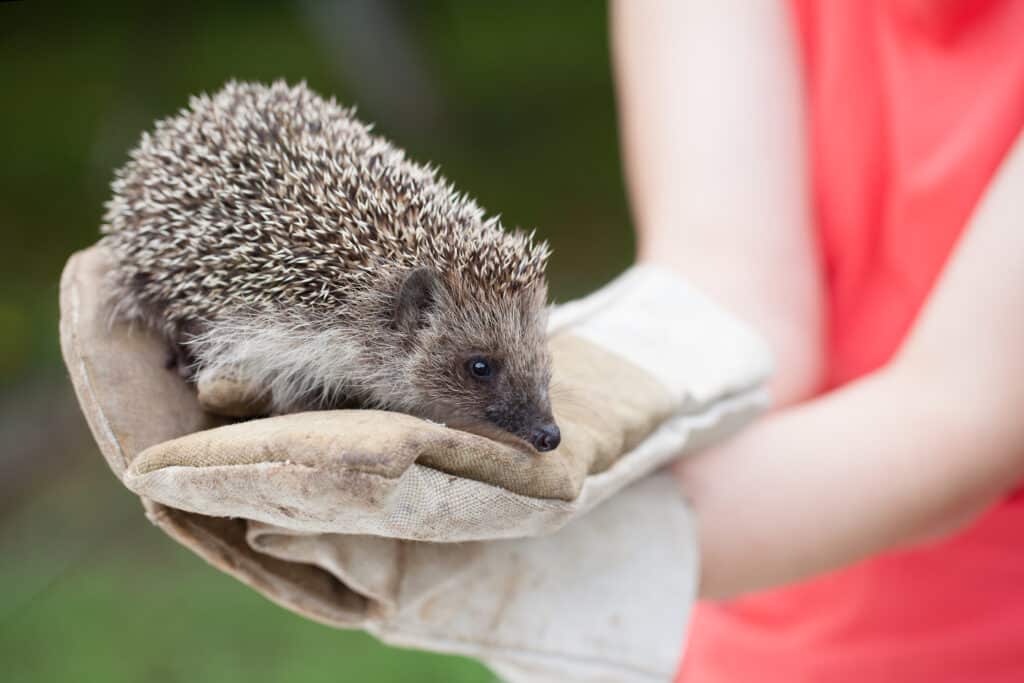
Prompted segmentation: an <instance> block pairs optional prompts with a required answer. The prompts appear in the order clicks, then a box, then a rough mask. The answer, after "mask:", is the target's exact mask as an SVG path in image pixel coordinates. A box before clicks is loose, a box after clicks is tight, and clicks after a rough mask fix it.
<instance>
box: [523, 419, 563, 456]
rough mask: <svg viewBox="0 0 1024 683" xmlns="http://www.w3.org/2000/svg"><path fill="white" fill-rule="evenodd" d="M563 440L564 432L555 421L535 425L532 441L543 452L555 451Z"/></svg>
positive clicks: (531, 436)
mask: <svg viewBox="0 0 1024 683" xmlns="http://www.w3.org/2000/svg"><path fill="white" fill-rule="evenodd" d="M561 442H562V432H561V430H560V429H559V428H558V425H557V424H555V423H554V422H549V423H547V424H541V425H540V426H538V427H534V429H533V432H532V433H531V435H530V443H532V444H533V447H534V448H536V449H537V450H538V451H540V452H541V453H544V452H547V451H553V450H555V449H556V448H558V444H560V443H561Z"/></svg>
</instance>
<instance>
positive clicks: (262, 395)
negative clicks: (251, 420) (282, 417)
mask: <svg viewBox="0 0 1024 683" xmlns="http://www.w3.org/2000/svg"><path fill="white" fill-rule="evenodd" d="M196 391H197V393H198V395H199V405H200V406H201V407H202V409H203V410H205V411H206V412H208V413H213V414H215V415H223V416H225V417H236V418H243V417H259V416H263V415H268V414H269V413H270V406H271V400H270V399H271V397H270V391H269V390H267V389H266V388H265V387H262V386H259V385H257V384H256V383H255V382H253V381H252V380H250V379H248V378H247V377H246V375H245V373H244V371H242V369H241V368H238V367H236V366H229V367H220V368H206V369H203V370H201V371H200V372H199V374H198V375H197V376H196Z"/></svg>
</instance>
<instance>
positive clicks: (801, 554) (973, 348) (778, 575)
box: [677, 136, 1024, 596]
mask: <svg viewBox="0 0 1024 683" xmlns="http://www.w3.org/2000/svg"><path fill="white" fill-rule="evenodd" d="M1021 216H1024V136H1022V137H1021V140H1020V141H1019V142H1018V143H1017V145H1016V147H1015V149H1014V150H1013V151H1012V153H1011V156H1010V157H1009V158H1008V160H1007V161H1006V162H1005V164H1004V166H1003V168H1002V170H1001V171H1000V173H999V175H998V176H997V177H996V179H995V180H994V181H993V183H992V185H991V186H990V189H989V191H988V192H987V195H986V196H985V198H984V200H983V201H982V203H981V205H980V206H979V208H978V210H977V211H976V214H975V216H974V218H973V219H972V220H971V222H970V224H969V226H968V228H967V232H966V234H965V235H964V237H963V238H962V240H961V242H960V244H959V245H958V247H957V248H956V250H955V252H954V254H953V256H952V257H951V260H950V262H949V264H948V265H947V267H946V270H945V272H944V274H943V276H942V277H941V279H940V281H939V283H938V284H937V286H936V289H935V290H934V292H933V293H932V296H931V297H930V299H929V301H928V303H927V305H926V307H925V309H924V311H923V312H922V315H921V317H920V319H919V320H918V322H917V323H916V325H915V326H914V329H913V330H912V332H911V334H910V336H909V338H908V339H907V340H906V342H905V344H904V345H903V347H902V348H901V350H900V351H899V353H898V355H897V356H896V358H894V359H893V360H892V361H891V362H890V363H889V364H888V365H887V366H885V367H884V368H882V369H881V370H879V371H876V372H874V373H872V374H870V375H868V376H867V377H865V378H863V379H862V380H860V381H858V382H855V383H852V384H850V385H848V386H847V387H845V388H843V389H841V390H838V391H835V392H833V393H831V394H829V395H826V396H824V397H822V398H820V399H816V400H813V401H809V402H807V403H805V404H803V405H800V406H796V407H793V408H791V409H789V410H786V411H783V412H780V413H777V414H775V415H773V416H771V417H769V418H767V419H765V420H763V421H761V422H760V423H758V424H755V425H754V426H753V427H752V428H751V429H749V430H748V431H746V432H744V433H742V434H740V435H739V436H738V437H737V438H736V439H735V440H733V441H731V442H729V443H727V444H726V445H724V446H723V447H721V448H719V449H717V450H714V451H712V452H710V453H707V454H703V455H701V456H700V457H698V458H695V459H694V460H693V461H692V462H689V463H685V462H684V463H681V464H680V465H678V466H677V474H678V475H679V480H680V482H681V484H682V486H683V487H684V490H685V491H686V492H687V493H688V494H689V495H690V497H691V500H692V502H693V504H694V507H695V509H696V511H697V515H698V518H699V520H700V521H699V524H700V533H701V551H702V553H703V560H702V561H703V574H704V578H703V581H702V593H703V594H704V595H706V596H729V595H735V594H737V593H741V592H745V591H749V590H754V589H758V588H764V587H768V586H773V585H777V584H781V583H785V582H789V581H793V580H796V579H800V578H803V577H806V576H809V575H811V574H816V573H819V572H823V571H827V570H830V569H833V568H837V567H840V566H842V565H845V564H848V563H851V562H854V561H856V560H858V559H861V558H863V557H865V556H867V555H870V554H872V553H875V552H879V551H881V550H884V549H887V548H890V547H893V546H897V545H902V544H907V543H912V542H915V541H921V540H924V539H926V538H928V537H935V536H937V535H940V534H942V533H946V532H949V531H951V530H953V529H955V528H958V526H959V525H960V524H962V523H964V522H966V521H968V520H969V519H971V518H973V516H974V515H975V514H976V513H978V512H980V511H981V510H983V509H984V508H985V507H987V506H988V505H989V504H991V503H992V502H993V501H994V500H995V499H996V498H997V497H998V496H1000V495H1002V494H1004V493H1006V492H1007V491H1008V490H1010V489H1011V488H1013V487H1014V486H1015V485H1017V484H1019V483H1020V481H1021V478H1022V477H1024V420H1022V419H1021V416H1020V411H1021V406H1022V405H1024V354H1022V353H1021V349H1024V265H1022V264H1024V229H1022V223H1021Z"/></svg>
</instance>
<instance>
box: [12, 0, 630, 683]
mask: <svg viewBox="0 0 1024 683" xmlns="http://www.w3.org/2000/svg"><path fill="white" fill-rule="evenodd" d="M606 12H607V9H606V7H605V5H604V3H602V2H597V1H594V0H574V1H569V2H557V3H552V2H539V1H534V2H525V3H523V2H521V3H480V2H474V1H472V0H435V1H430V2H411V1H409V2H401V1H398V0H376V1H375V0H344V1H338V2H330V1H329V0H306V1H304V2H298V3H269V2H255V1H252V0H250V1H249V2H242V1H240V0H239V1H234V2H216V3H213V2H195V1H192V2H178V3H157V2H135V3H128V2H92V3H61V4H57V3H42V2H34V1H31V0H26V1H22V2H0V64H2V65H3V69H2V71H0V84H2V86H3V87H2V89H0V152H2V162H0V237H2V240H0V443H2V444H3V449H2V451H0V586H2V588H0V662H2V663H3V673H0V676H2V678H3V680H5V681H66V680H75V681H104V682H114V681H157V682H160V681H190V682H197V683H200V682H204V681H217V682H223V681H246V682H251V683H256V682H260V681H296V682H303V681H444V682H452V683H458V682H459V681H488V680H493V677H492V676H491V675H490V674H489V673H488V672H487V671H486V669H484V668H483V667H482V666H480V665H479V664H477V663H475V662H471V661H468V660H464V659H458V658H452V657H445V656H440V655H432V654H425V653H418V652H409V651H402V650H394V649H391V648H388V647H386V646H384V645H381V644H379V643H377V642H376V641H374V640H373V639H372V638H370V637H369V636H366V635H364V634H362V633H349V632H340V631H334V630H331V629H329V628H327V627H324V626H320V625H317V624H313V623H309V622H306V621H304V620H302V619H300V618H299V617H296V616H293V615H291V614H289V613H287V612H285V611H284V610H281V609H280V608H277V607H275V606H273V605H271V604H270V603H268V602H267V601H265V600H264V599H263V598H261V597H259V596H258V595H256V594H255V593H252V592H251V591H249V590H248V589H246V588H244V587H243V586H242V585H240V584H238V583H236V582H234V581H233V580H231V579H229V578H227V577H226V576H223V575H221V574H219V573H218V572H216V571H214V570H212V569H210V568H209V567H207V566H206V565H205V564H204V563H203V562H202V561H201V560H199V559H197V558H195V557H193V556H191V555H190V554H189V553H187V552H186V551H184V550H183V549H181V548H179V547H178V546H176V545H175V544H174V543H173V542H172V541H170V540H169V539H167V538H165V537H163V536H162V535H161V534H160V533H158V532H157V531H156V530H155V529H153V528H152V527H150V526H149V524H148V523H147V522H146V521H145V519H144V517H143V515H142V514H141V509H140V506H139V505H138V503H137V502H136V501H135V500H134V499H133V498H132V496H130V495H129V494H128V493H127V492H126V491H124V490H122V489H121V488H120V487H119V485H118V484H117V483H116V481H115V480H114V478H113V476H112V475H111V474H110V473H109V471H108V470H107V469H106V466H105V464H104V463H103V460H102V458H101V457H100V455H99V453H98V452H97V450H96V448H95V446H94V445H93V444H92V441H91V439H90V437H89V435H88V433H87V430H86V428H85V424H84V421H83V420H82V418H81V417H80V415H79V413H78V409H77V406H76V405H75V403H74V399H73V397H72V395H71V390H70V386H69V384H68V382H67V379H66V377H65V374H64V371H63V368H62V366H61V362H60V356H59V349H58V343H57V334H56V330H57V285H58V278H59V275H60V270H61V267H62V266H63V263H64V261H65V260H66V259H67V257H68V255H69V254H70V253H71V252H73V251H75V250H77V249H81V248H83V247H85V246H87V245H89V244H91V243H92V242H93V241H94V240H95V239H96V236H97V230H98V225H99V221H100V216H101V213H102V205H103V202H104V201H105V200H106V198H107V194H108V189H107V188H108V184H109V182H110V179H111V176H112V173H113V169H114V168H116V167H117V166H119V165H120V164H122V163H123V162H124V161H125V159H126V155H127V152H128V150H129V149H130V148H131V147H132V146H133V145H134V144H135V142H136V141H137V140H138V137H139V135H140V133H141V132H142V131H143V130H144V129H146V128H148V127H149V126H150V125H151V123H152V122H153V120H154V119H157V118H160V117H164V116H167V115H170V114H172V113H174V112H175V111H176V110H177V109H178V108H180V107H182V106H184V105H185V103H186V102H187V98H188V95H189V94H191V93H195V92H198V91H204V90H205V91H210V90H215V89H217V88H218V87H219V86H220V85H221V84H222V83H223V82H224V81H226V80H228V79H230V78H238V79H251V80H264V81H269V80H272V79H276V78H285V79H287V80H289V81H298V80H303V79H304V80H306V81H307V82H308V83H309V84H310V86H311V87H313V88H314V89H315V90H317V91H319V92H321V93H323V94H333V95H336V96H337V97H338V99H339V100H341V101H342V102H345V103H350V104H356V105H357V106H358V107H359V110H360V113H361V116H362V117H363V118H364V119H367V120H370V121H374V122H375V123H376V124H377V128H378V130H379V131H381V132H383V133H384V134H385V135H387V136H388V137H390V138H391V139H392V140H394V141H395V142H397V143H398V144H399V145H400V146H402V147H405V148H406V149H407V150H408V151H409V152H410V153H411V154H412V155H413V157H415V158H418V159H421V160H430V161H432V162H435V163H437V164H439V165H440V166H441V168H442V169H443V171H444V172H445V174H446V175H447V176H448V177H449V178H451V179H452V180H453V181H454V182H455V183H456V185H458V186H459V187H460V188H461V189H463V190H465V191H467V192H469V193H470V194H472V195H474V196H476V198H477V199H478V200H479V201H480V202H481V203H482V204H483V206H485V207H487V209H488V210H489V211H490V212H493V213H500V214H501V215H502V216H503V217H504V221H505V223H506V225H517V226H522V227H525V228H534V227H535V228H537V230H538V233H539V234H540V235H542V236H544V237H546V238H547V239H549V240H550V242H551V243H552V246H553V247H554V256H553V258H552V261H551V265H550V268H549V274H550V279H551V284H552V291H553V294H554V297H555V298H556V299H558V300H565V299H568V298H572V297H574V296H578V295H580V294H582V293H584V292H586V291H588V290H590V289H592V288H594V287H595V286H597V285H598V284H600V283H602V282H604V281H606V280H607V279H609V278H610V277H611V276H612V275H614V274H615V273H616V272H617V271H619V270H621V269H622V268H624V267H625V266H626V265H627V264H628V263H629V261H630V259H631V257H632V251H633V246H632V233H631V230H630V228H629V220H628V215H627V208H626V204H625V198H624V194H623V188H622V178H621V174H620V169H619V159H618V149H617V141H616V133H615V110H614V101H613V92H612V84H611V76H610V69H609V59H608V36H607V27H606Z"/></svg>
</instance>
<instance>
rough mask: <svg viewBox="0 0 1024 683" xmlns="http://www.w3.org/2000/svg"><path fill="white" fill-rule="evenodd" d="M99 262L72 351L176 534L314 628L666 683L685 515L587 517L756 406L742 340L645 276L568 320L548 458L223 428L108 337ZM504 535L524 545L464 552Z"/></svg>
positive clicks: (572, 674) (649, 508)
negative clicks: (559, 438) (554, 445)
mask: <svg viewBox="0 0 1024 683" xmlns="http://www.w3.org/2000/svg"><path fill="white" fill-rule="evenodd" d="M106 258H107V256H106V254H105V253H104V252H102V251H101V250H98V249H91V250H89V251H87V252H83V253H81V254H78V255H76V256H75V257H73V258H72V259H71V261H70V262H69V264H68V266H67V268H66V270H65V274H64V279H63V281H62V294H61V297H62V321H61V337H62V348H63V350H64V354H65V359H66V362H67V364H68V368H69V370H70V372H71V375H72V379H73V381H74V384H75V387H76V391H77V392H78V395H79V398H80V401H81V403H82V406H83V410H84V411H85V413H86V416H87V417H88V419H89V422H90V425H91V427H92V429H93V433H94V435H95V436H96V438H97V442H98V443H99V444H100V447H101V450H103V452H104V455H105V456H106V457H107V460H108V462H109V463H110V465H111V467H112V468H113V470H114V471H115V473H116V474H117V475H118V476H119V477H120V478H121V479H122V481H124V482H125V483H126V485H128V486H129V487H130V488H132V489H133V490H134V491H136V492H137V493H139V494H140V496H141V497H142V499H143V502H144V504H145V506H146V508H147V511H148V513H149V514H150V517H151V518H152V519H153V520H154V522H155V523H157V524H158V525H159V526H160V527H161V528H162V529H164V530H165V531H167V532H168V533H169V534H170V535H172V536H173V537H175V538H176V539H177V540H179V541H180V542H182V543H184V544H185V545H187V546H189V547H190V548H191V549H193V550H194V551H195V552H197V553H198V554H200V555H201V556H203V557H204V558H206V559H207V560H209V561H210V562H211V563H213V564H214V565H215V566H218V567H219V568H221V569H222V570H224V571H227V572H228V573H231V574H233V575H234V576H236V577H238V578H239V579H241V580H243V581H245V582H246V583H248V584H249V585H251V586H253V587H254V588H256V589H257V590H259V591H260V592H262V593H264V594H265V595H267V596H268V597H270V598H271V599H273V600H275V601H277V602H279V603H281V604H283V605H285V606H287V607H289V608H291V609H294V610H296V611H298V612H301V613H303V614H306V615H307V616H310V617H312V618H315V619H318V620H320V621H324V622H327V623H331V624H335V625H338V626H358V627H361V628H366V629H368V630H371V631H373V632H376V633H378V634H379V635H380V636H381V637H382V638H384V639H385V640H388V641H389V642H395V643H400V644H410V645H416V646H419V647H426V648H429V649H435V650H442V651H456V652H463V653H466V654H471V655H475V656H478V657H481V658H484V659H486V660H487V661H489V662H491V663H492V665H494V666H495V667H496V668H498V669H499V670H501V671H502V672H503V673H504V674H505V675H507V676H510V677H514V676H515V675H516V674H517V673H518V674H521V673H523V672H524V671H526V672H528V673H529V676H530V677H531V678H530V680H534V679H537V680H543V679H542V678H539V677H541V676H548V677H550V678H551V679H552V680H658V679H660V678H664V677H667V676H669V675H670V673H671V670H672V668H673V666H674V663H675V658H676V656H677V654H678V647H679V644H680V642H681V635H682V631H683V626H684V624H685V618H686V612H687V607H688V605H689V604H690V602H691V601H692V597H693V590H694V588H693V587H694V581H695V570H694V567H695V565H694V562H695V558H694V555H693V536H692V532H691V530H690V527H689V518H688V515H687V512H686V509H685V506H684V505H683V504H682V502H681V500H680V498H679V494H678V492H677V491H676V488H675V487H674V486H673V485H672V483H671V482H670V481H669V480H668V479H667V478H666V477H665V476H663V475H657V476H655V477H651V478H649V479H646V480H644V481H642V482H641V483H639V484H637V485H635V486H633V487H631V488H629V489H627V490H626V491H623V492H622V493H620V495H618V496H616V497H615V498H614V499H612V501H611V502H610V503H608V504H607V505H605V506H602V507H601V508H598V509H597V510H592V509H593V508H594V507H595V506H596V505H597V503H599V502H601V501H602V500H605V499H607V498H608V497H609V496H611V495H612V494H613V493H615V492H618V491H621V490H622V489H623V488H624V487H626V486H627V485H628V484H630V483H631V482H635V481H637V480H638V479H641V478H642V477H644V475H647V474H649V473H651V472H653V471H654V470H656V469H657V468H658V467H660V466H661V465H662V464H664V463H665V462H667V461H668V460H669V459H671V458H673V457H676V456H677V455H678V454H680V453H681V452H683V451H685V450H692V449H694V448H696V447H699V446H700V445H702V444H704V443H706V442H708V441H709V440H712V439H715V438H721V437H722V436H724V435H725V434H727V433H729V432H730V431H732V430H734V429H735V428H736V427H738V426H739V425H740V424H742V423H743V422H745V421H746V420H748V419H749V418H750V416H751V415H752V414H753V413H754V412H755V411H756V410H757V408H758V407H759V406H760V405H761V404H762V403H763V401H764V396H763V392H762V390H761V389H760V384H761V382H762V381H763V379H764V376H765V375H766V373H767V360H766V355H765V353H764V350H763V347H762V346H761V345H760V343H759V341H758V340H757V339H756V338H755V337H754V336H753V335H751V334H750V333H749V332H748V331H746V330H745V329H744V328H742V326H740V325H738V324H737V323H735V322H734V321H733V320H731V319H730V318H729V317H728V316H726V315H724V314H723V313H721V312H720V311H719V310H718V309H716V308H715V307H714V306H713V305H711V304H710V303H708V302H707V301H705V300H704V299H703V298H702V297H700V296H699V295H697V294H696V293H694V292H692V291H691V290H689V289H688V288H687V287H686V285H685V284H683V283H681V282H680V281H678V280H676V279H675V278H673V277H671V276H668V275H666V274H663V273H661V272H658V271H653V270H647V269H634V270H633V271H631V272H630V273H628V274H627V275H626V276H624V277H623V278H620V280H618V281H617V282H616V283H613V285H611V286H609V287H607V288H605V289H604V290H602V291H601V292H599V293H598V294H596V295H594V296H592V297H588V298H587V299H585V300H583V301H581V302H578V303H575V304H571V305H568V306H565V307H562V308H560V309H558V310H557V311H556V312H555V314H554V316H553V319H552V335H553V336H552V348H553V353H554V356H555V367H556V378H555V385H556V387H559V389H558V391H556V392H555V395H554V396H553V400H554V403H555V412H556V417H557V419H558V421H559V424H560V425H561V426H562V429H563V446H562V447H560V448H559V449H557V450H556V451H554V452H553V453H548V454H544V455H537V454H529V453H523V452H520V451H517V450H516V449H513V448H511V447H508V446H504V445H501V444H496V443H494V442H490V441H488V440H486V439H482V438H481V437H476V436H473V435H469V434H464V433H461V432H455V431H453V430H449V429H446V428H444V427H443V426H441V425H432V424H429V423H425V422H422V421H420V420H415V419H414V418H409V417H407V416H401V415H396V414H392V413H380V412H374V411H332V412H320V413H308V414H303V415H291V416H284V417H278V418H270V419H265V420H257V421H250V422H245V423H240V424H235V425H227V426H220V427H217V425H218V424H220V422H222V421H218V420H216V419H214V418H211V417H210V416H208V415H207V414H205V413H203V411H202V410H200V408H199V403H198V401H197V399H196V396H195V393H194V391H193V390H192V389H191V388H190V387H188V386H186V385H185V384H184V383H183V382H182V381H181V380H180V378H178V377H177V376H176V375H174V373H170V372H167V371H165V370H164V369H163V366H164V360H165V353H166V350H165V349H164V348H163V347H162V345H161V344H160V342H159V341H158V340H156V339H153V338H152V337H150V336H148V335H147V334H145V333H144V332H143V331H141V330H134V331H132V330H129V329H127V328H125V327H123V326H117V325H115V326H110V325H109V323H108V320H107V317H108V314H107V313H106V308H105V305H104V299H103V293H102V276H103V273H104V271H105V268H106ZM214 427H217V428H214ZM591 510H592V511H591ZM588 511H589V514H584V513H587V512H588ZM570 520H575V521H573V523H572V524H570V525H569V526H568V527H567V528H566V529H564V530H563V531H561V532H560V533H558V534H556V535H554V536H549V537H545V538H520V537H524V536H537V535H541V534H546V533H550V532H553V531H555V530H557V529H559V528H560V527H562V526H564V525H565V524H566V523H567V522H569V521H570ZM498 538H507V539H516V540H505V541H490V542H487V543H480V542H461V543H453V542H455V541H480V540H483V539H498ZM402 539H418V540H429V541H444V542H448V543H447V544H445V545H439V544H437V543H414V542H409V541H406V540H402Z"/></svg>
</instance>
